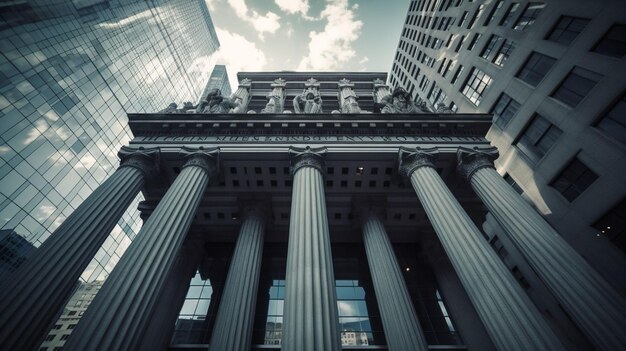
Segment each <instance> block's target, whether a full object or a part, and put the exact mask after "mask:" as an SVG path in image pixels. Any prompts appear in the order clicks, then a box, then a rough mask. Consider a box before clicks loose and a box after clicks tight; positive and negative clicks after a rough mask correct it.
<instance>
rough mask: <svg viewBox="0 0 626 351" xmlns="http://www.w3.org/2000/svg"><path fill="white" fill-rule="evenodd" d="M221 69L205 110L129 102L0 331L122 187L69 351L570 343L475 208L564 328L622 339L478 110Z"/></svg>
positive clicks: (335, 78)
mask: <svg viewBox="0 0 626 351" xmlns="http://www.w3.org/2000/svg"><path fill="white" fill-rule="evenodd" d="M239 78H240V84H239V87H238V88H237V90H236V91H235V93H234V94H233V96H231V97H230V98H225V97H223V96H220V95H215V96H214V97H213V98H211V99H210V101H207V106H206V108H205V109H204V111H217V112H213V113H192V112H190V111H185V110H184V109H180V110H168V111H167V112H163V113H151V114H145V113H138V114H129V124H130V128H131V130H132V132H133V135H134V137H133V139H132V140H131V141H130V142H129V145H128V146H124V147H122V148H121V150H120V153H119V156H120V158H121V165H120V167H119V168H118V169H117V170H116V171H115V172H114V173H113V174H112V175H111V176H110V177H109V178H108V179H107V180H106V181H105V182H104V183H103V184H102V185H101V186H100V187H99V188H98V189H97V190H96V191H95V192H94V193H93V194H92V195H91V196H89V198H88V199H87V200H85V201H84V202H83V204H81V206H79V208H78V209H77V210H76V211H75V212H74V213H73V214H72V215H71V216H70V217H69V218H68V219H67V220H66V221H65V222H64V223H63V225H62V226H60V227H59V228H58V229H57V231H56V232H55V233H54V235H52V236H51V238H50V239H49V240H48V241H47V242H45V243H44V244H43V245H42V247H41V248H40V249H39V252H40V255H37V256H32V257H31V258H30V259H29V260H27V261H26V262H25V263H24V265H23V266H22V268H20V269H21V270H22V271H28V272H32V273H31V276H30V277H29V279H27V280H22V281H15V282H14V284H13V285H12V286H11V287H10V288H9V289H7V290H6V291H3V292H2V296H0V304H2V305H1V306H0V307H1V308H2V310H3V311H5V313H3V314H2V316H1V318H2V319H1V320H0V323H1V325H0V326H1V328H0V342H1V343H2V344H3V345H8V347H11V348H14V349H27V348H28V347H26V346H29V345H28V343H29V341H28V340H26V339H27V338H25V337H24V336H25V335H30V336H31V337H32V335H33V330H34V328H33V325H32V323H33V322H34V323H37V320H38V319H39V318H40V316H42V315H46V314H47V312H46V311H50V310H58V308H55V306H54V305H55V304H56V305H62V304H63V301H64V298H67V296H63V294H59V293H58V289H55V288H54V287H55V286H59V285H63V284H71V283H73V282H75V280H74V279H71V276H68V272H71V271H81V270H82V269H84V267H85V266H87V265H88V263H89V261H90V260H91V257H90V254H91V255H92V254H93V253H94V252H96V250H94V249H90V248H97V247H99V246H100V245H101V243H102V241H104V240H105V238H106V236H107V235H108V231H109V229H110V228H111V227H113V226H114V225H115V223H116V222H117V220H118V219H119V217H120V216H121V214H122V213H124V211H125V210H126V208H127V207H128V206H129V205H130V204H131V203H132V201H133V199H134V198H135V197H136V195H137V194H138V193H139V192H142V193H143V194H144V197H145V200H144V201H142V203H141V204H140V206H139V209H140V211H141V215H142V219H143V221H144V223H143V226H142V228H141V230H140V232H139V233H138V235H137V236H136V238H135V240H133V242H132V243H131V244H130V246H129V248H128V250H126V252H125V254H124V256H123V257H122V258H121V259H120V262H119V263H118V265H117V266H116V268H115V269H114V270H113V271H112V273H111V275H110V276H109V278H108V279H107V280H106V282H105V283H104V284H103V286H102V288H101V289H100V292H99V293H98V294H97V295H96V297H95V298H94V300H93V302H92V303H91V305H90V307H89V308H88V309H87V310H86V311H85V313H84V315H83V317H82V318H81V320H80V322H79V323H78V324H77V325H76V327H75V328H74V332H73V333H72V335H70V337H69V339H68V340H67V343H66V344H65V346H64V347H65V349H67V350H91V349H97V348H102V349H115V350H139V349H145V350H155V349H167V348H168V347H169V348H170V349H183V348H184V349H198V350H200V349H206V348H207V346H209V347H210V348H211V349H218V350H222V349H228V350H251V349H278V348H281V349H283V350H294V351H295V350H298V351H301V350H311V351H313V350H320V349H323V350H339V349H342V348H343V347H345V348H350V349H357V350H368V349H381V348H383V349H384V348H387V349H393V350H424V351H425V350H429V349H439V350H463V349H469V350H495V349H499V350H548V349H549V350H566V349H567V350H570V349H576V348H580V347H581V346H580V345H574V344H573V341H572V340H571V339H568V338H567V337H564V336H563V335H562V334H561V332H560V331H559V330H558V328H557V327H555V326H554V325H551V323H550V322H549V321H548V320H547V319H546V318H545V316H544V315H543V314H542V313H541V311H540V310H539V308H538V307H537V306H536V305H535V304H533V302H532V301H531V299H530V298H529V296H528V294H527V293H526V291H524V288H523V287H522V286H521V285H520V284H519V283H518V281H517V280H516V277H515V276H514V274H513V273H511V272H510V271H509V269H508V268H507V267H506V266H505V264H504V263H503V262H502V260H501V259H500V258H499V257H498V255H497V254H496V252H495V251H494V250H493V249H492V248H491V247H490V245H489V243H488V242H487V240H485V236H484V234H482V232H481V230H480V229H479V226H480V225H481V223H482V222H483V221H484V218H485V215H486V214H487V210H489V214H490V215H493V216H494V217H495V218H496V220H497V222H498V223H499V224H500V225H501V226H502V228H503V230H505V231H506V232H507V235H508V237H509V238H511V240H515V243H516V245H518V246H520V247H524V248H527V250H525V251H522V253H523V254H524V255H525V258H526V259H527V260H528V261H529V262H530V263H532V265H533V269H535V270H536V271H537V274H540V275H541V279H543V280H544V281H545V282H546V284H547V285H549V286H550V287H551V288H554V287H559V288H560V289H551V293H553V294H554V298H555V299H558V301H559V302H560V303H561V304H562V306H563V308H564V309H565V310H567V311H568V313H571V314H572V315H574V316H576V319H575V320H574V321H575V323H576V326H577V328H578V329H577V330H579V331H580V332H581V334H583V335H582V336H581V338H583V339H584V340H586V341H587V342H589V343H591V344H593V345H594V346H595V347H597V348H598V349H601V350H612V349H620V348H622V346H624V345H626V340H624V335H623V334H622V333H621V332H620V331H621V326H622V325H624V321H626V316H625V315H624V311H626V309H625V308H624V307H625V306H626V305H625V303H624V300H623V297H622V296H621V295H620V294H619V293H618V292H617V291H616V290H615V289H613V288H612V287H611V285H610V284H609V283H607V282H606V280H604V279H603V278H602V277H601V276H600V275H599V274H598V273H597V272H596V271H595V270H594V269H593V268H592V267H591V266H590V265H589V264H588V263H587V262H586V261H585V260H584V259H583V258H582V257H581V256H580V255H579V254H578V253H577V252H576V251H575V250H573V249H572V248H571V246H570V245H569V244H568V243H567V242H566V241H564V240H563V239H562V238H561V237H560V236H559V235H558V234H557V233H556V232H554V229H553V228H552V227H551V226H550V225H549V223H548V222H546V220H545V219H544V218H543V217H541V216H540V215H539V214H538V213H537V212H536V211H535V209H533V208H532V207H531V206H530V205H529V203H528V202H527V201H525V200H524V199H523V198H522V197H521V196H520V195H519V194H518V193H517V192H516V191H515V190H514V189H513V188H512V187H511V186H510V184H508V183H507V182H506V180H505V179H504V178H503V177H501V176H500V175H499V174H498V173H497V171H496V169H495V166H494V163H493V161H494V160H495V159H496V158H497V151H496V150H495V149H494V148H492V147H490V145H489V142H488V140H487V139H485V138H484V135H485V133H487V131H488V130H489V128H490V126H491V118H492V117H491V116H490V115H488V114H476V113H474V114H461V113H458V114H451V113H450V112H451V111H450V110H446V111H445V113H437V114H433V113H428V112H425V111H424V109H423V108H422V107H420V106H418V105H416V104H414V103H413V102H412V97H411V96H410V94H409V93H407V92H406V91H405V90H403V89H394V90H393V91H391V90H390V89H389V87H388V86H387V85H385V83H384V81H385V79H386V76H385V74H384V73H320V72H310V73H298V72H263V73H261V72H258V73H256V72H252V73H240V74H239ZM216 97H219V98H216ZM49 262H58V264H57V265H50V264H49ZM564 263H566V264H564ZM18 272H19V271H18ZM31 296H38V297H39V299H33V298H31Z"/></svg>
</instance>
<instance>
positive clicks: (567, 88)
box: [552, 67, 602, 107]
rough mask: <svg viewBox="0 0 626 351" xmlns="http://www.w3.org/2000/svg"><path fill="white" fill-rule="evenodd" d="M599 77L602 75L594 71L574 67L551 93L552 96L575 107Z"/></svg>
mask: <svg viewBox="0 0 626 351" xmlns="http://www.w3.org/2000/svg"><path fill="white" fill-rule="evenodd" d="M600 78H602V76H601V75H599V74H597V73H595V72H592V71H589V70H586V69H584V68H580V67H574V69H573V70H572V71H571V72H570V73H569V74H568V75H567V77H566V78H565V80H563V82H562V83H561V85H559V87H558V88H557V89H556V90H555V91H554V93H552V97H553V98H555V99H557V100H559V101H561V102H562V103H564V104H566V105H568V106H570V107H576V106H577V105H578V104H579V103H580V101H581V100H582V99H584V98H585V96H587V94H588V93H589V91H591V89H592V88H593V87H594V86H595V85H596V83H597V82H598V81H599V80H600Z"/></svg>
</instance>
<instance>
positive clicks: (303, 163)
mask: <svg viewBox="0 0 626 351" xmlns="http://www.w3.org/2000/svg"><path fill="white" fill-rule="evenodd" d="M325 153H326V147H319V148H315V149H312V148H311V147H310V146H307V147H304V148H300V147H295V146H290V147H289V155H290V156H291V175H292V176H293V175H295V174H296V172H297V171H298V170H299V169H300V168H303V167H313V168H315V169H317V170H318V171H320V172H321V173H322V175H323V174H325V173H326V165H325V163H324V154H325Z"/></svg>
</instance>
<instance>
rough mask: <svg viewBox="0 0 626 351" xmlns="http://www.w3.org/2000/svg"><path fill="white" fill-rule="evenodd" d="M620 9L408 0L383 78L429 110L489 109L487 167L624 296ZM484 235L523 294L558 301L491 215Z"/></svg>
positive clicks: (624, 82)
mask: <svg viewBox="0 0 626 351" xmlns="http://www.w3.org/2000/svg"><path fill="white" fill-rule="evenodd" d="M625 35H626V4H625V3H624V2H623V1H611V0H602V1H593V2H588V1H545V2H542V1H509V0H496V1H474V2H471V1H465V2H464V1H456V0H455V1H453V0H449V1H435V0H430V1H429V0H420V1H417V0H414V1H411V3H410V5H409V9H408V12H407V16H406V21H405V24H404V28H403V30H402V35H401V37H400V41H399V44H398V49H397V51H396V53H395V58H394V61H393V67H392V69H391V73H390V80H389V82H390V84H391V85H392V86H401V87H404V88H406V89H407V90H409V91H412V92H413V93H414V94H415V98H416V99H417V100H418V101H424V102H425V103H426V104H427V105H428V106H429V107H430V108H431V109H432V110H434V111H435V110H437V108H438V107H449V108H451V109H453V110H455V111H456V110H458V111H459V112H463V113H492V114H493V126H492V127H491V129H490V130H489V132H488V133H487V139H488V140H489V141H490V143H491V144H492V145H494V146H496V147H497V148H498V150H499V152H500V157H499V158H498V160H496V168H497V170H498V172H499V173H500V174H501V175H503V176H504V178H505V179H506V180H507V181H508V182H509V183H510V184H511V185H512V186H513V187H514V188H515V190H516V191H517V192H519V193H520V194H521V195H522V196H523V198H524V199H526V200H527V201H529V202H530V203H531V204H532V205H533V206H534V207H535V209H536V211H538V212H539V213H540V214H542V215H543V217H544V218H545V219H546V220H547V221H548V222H549V223H550V225H551V226H553V227H554V229H556V231H557V232H558V233H559V234H560V235H561V236H562V237H563V238H564V239H565V240H566V241H567V242H568V243H569V244H570V245H571V246H572V247H573V248H574V249H575V250H576V251H577V252H578V253H579V254H580V255H582V256H583V257H584V258H585V259H586V261H587V262H589V263H590V264H591V265H592V266H593V267H594V268H595V269H596V270H597V271H598V272H599V273H600V274H601V275H602V276H603V277H604V278H605V279H606V280H607V281H609V282H610V283H611V284H612V285H613V286H614V287H615V288H616V289H618V291H620V292H621V293H622V294H626V280H624V279H623V267H624V266H625V265H626V255H625V252H626V244H625V243H626V202H625V201H626V200H625V198H626V183H625V182H624V179H626V147H625V143H626V113H625V112H624V111H625V108H626V101H625V95H624V94H625V90H624V89H625V86H626V59H625V58H624V55H625V54H626V40H625V39H624V38H626V36H625ZM484 229H485V233H486V234H487V235H488V237H489V240H490V242H491V243H492V244H493V246H494V249H496V250H497V251H498V252H499V254H500V255H501V256H502V257H503V259H504V261H505V262H506V263H507V265H508V266H509V267H510V269H511V270H512V271H513V272H514V273H515V274H516V276H518V278H519V280H520V281H521V283H522V285H524V286H525V287H526V288H527V290H528V291H529V294H530V295H531V296H533V297H534V301H535V302H536V303H537V304H538V305H539V306H541V309H542V310H543V311H545V312H546V313H547V314H549V315H551V318H554V319H556V320H557V321H558V323H559V324H564V325H567V324H570V325H571V324H572V323H571V320H572V319H575V316H572V315H571V314H568V313H563V311H562V309H561V306H559V305H558V303H557V302H556V301H555V300H554V299H552V294H551V293H550V292H549V290H551V289H553V288H546V287H545V286H544V284H543V282H542V279H539V278H538V277H537V276H536V274H535V271H534V270H533V268H532V267H531V266H530V265H529V264H528V262H526V260H525V259H524V258H523V256H524V255H523V254H522V251H523V250H524V249H523V248H520V247H519V246H518V245H516V244H515V243H514V242H513V241H511V240H510V239H509V237H508V236H507V235H506V233H505V230H504V228H502V227H501V226H500V225H499V223H498V221H497V220H494V218H493V216H488V217H487V221H486V222H485V226H484Z"/></svg>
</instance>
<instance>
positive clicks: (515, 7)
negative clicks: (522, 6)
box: [500, 2, 519, 26]
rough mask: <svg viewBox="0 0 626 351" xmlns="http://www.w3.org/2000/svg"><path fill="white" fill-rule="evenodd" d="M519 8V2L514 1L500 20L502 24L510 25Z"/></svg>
mask: <svg viewBox="0 0 626 351" xmlns="http://www.w3.org/2000/svg"><path fill="white" fill-rule="evenodd" d="M518 9H519V2H514V3H512V4H511V6H509V9H508V10H507V11H506V14H505V15H504V17H502V20H501V21H500V25H501V26H508V25H509V23H511V21H513V17H515V13H516V12H517V10H518Z"/></svg>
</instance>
